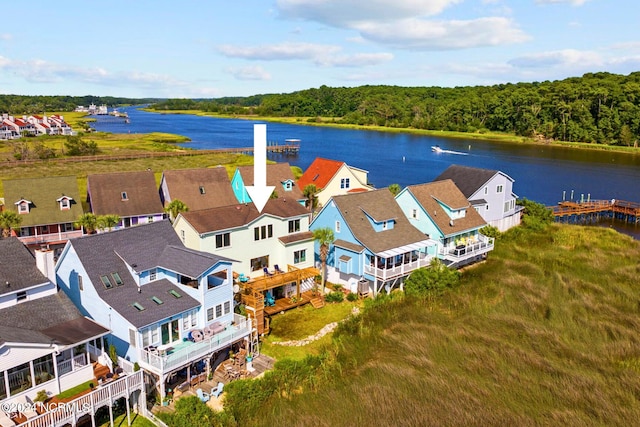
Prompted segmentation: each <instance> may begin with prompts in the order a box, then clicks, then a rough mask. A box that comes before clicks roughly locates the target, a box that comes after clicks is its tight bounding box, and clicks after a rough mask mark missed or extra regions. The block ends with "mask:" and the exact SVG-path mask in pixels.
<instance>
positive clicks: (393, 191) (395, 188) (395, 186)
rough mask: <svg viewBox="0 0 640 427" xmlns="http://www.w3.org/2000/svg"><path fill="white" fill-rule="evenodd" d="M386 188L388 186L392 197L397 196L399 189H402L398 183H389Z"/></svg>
mask: <svg viewBox="0 0 640 427" xmlns="http://www.w3.org/2000/svg"><path fill="white" fill-rule="evenodd" d="M388 188H389V191H391V194H393V196H394V197H395V196H397V195H398V193H400V190H402V189H401V188H400V185H399V184H391V185H390V186H389V187H388Z"/></svg>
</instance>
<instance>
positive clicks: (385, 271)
mask: <svg viewBox="0 0 640 427" xmlns="http://www.w3.org/2000/svg"><path fill="white" fill-rule="evenodd" d="M432 258H433V257H432V256H431V255H428V254H425V253H422V252H420V253H418V254H417V256H415V257H414V258H411V259H410V261H409V262H407V263H403V264H397V265H393V266H389V267H388V268H379V267H375V266H373V265H365V267H364V272H365V273H366V274H370V275H372V276H374V277H375V278H376V279H379V280H382V281H383V282H386V281H387V280H392V279H395V278H397V277H403V276H406V275H408V274H409V273H411V272H412V271H414V270H417V269H418V268H421V267H428V266H429V264H430V263H431V259H432Z"/></svg>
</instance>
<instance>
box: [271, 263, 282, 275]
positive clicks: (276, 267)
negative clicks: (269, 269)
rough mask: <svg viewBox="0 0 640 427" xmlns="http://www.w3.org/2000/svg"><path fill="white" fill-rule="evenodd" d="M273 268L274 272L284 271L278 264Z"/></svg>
mask: <svg viewBox="0 0 640 427" xmlns="http://www.w3.org/2000/svg"><path fill="white" fill-rule="evenodd" d="M273 268H274V269H275V270H276V273H284V271H282V270H280V266H279V265H278V264H276V265H274V266H273Z"/></svg>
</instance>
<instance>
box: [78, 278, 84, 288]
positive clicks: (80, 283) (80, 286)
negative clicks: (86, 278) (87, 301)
mask: <svg viewBox="0 0 640 427" xmlns="http://www.w3.org/2000/svg"><path fill="white" fill-rule="evenodd" d="M78 289H79V290H81V291H84V284H83V283H82V276H80V275H79V274H78Z"/></svg>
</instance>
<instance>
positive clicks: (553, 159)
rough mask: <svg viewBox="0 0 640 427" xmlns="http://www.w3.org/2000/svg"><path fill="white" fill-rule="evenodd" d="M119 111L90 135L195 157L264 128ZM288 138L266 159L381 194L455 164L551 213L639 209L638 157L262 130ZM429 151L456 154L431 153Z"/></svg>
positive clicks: (243, 143)
mask: <svg viewBox="0 0 640 427" xmlns="http://www.w3.org/2000/svg"><path fill="white" fill-rule="evenodd" d="M120 111H126V112H127V113H128V114H129V118H130V123H129V124H127V123H125V122H124V120H123V119H120V118H114V117H111V116H97V117H98V121H97V122H96V123H95V124H94V127H95V128H96V129H97V130H100V131H106V132H114V133H127V132H131V133H148V132H167V133H174V134H179V135H184V136H187V137H189V138H190V139H191V142H189V143H187V144H185V146H186V147H191V148H194V149H210V148H225V147H252V146H253V124H254V123H264V122H260V121H248V120H237V119H220V118H212V117H200V116H190V115H180V114H156V113H147V112H144V111H140V110H137V109H136V108H134V107H130V108H125V109H120ZM289 138H297V139H300V140H301V141H302V142H301V149H300V153H299V154H298V155H296V156H292V155H288V156H286V155H270V158H271V159H273V160H276V161H279V162H282V161H288V162H289V163H290V164H291V165H295V166H299V167H300V168H302V169H303V170H304V169H306V168H307V167H308V166H309V165H310V164H311V162H312V161H313V160H314V159H315V158H316V157H325V158H329V159H334V160H341V161H345V162H346V163H348V164H349V165H351V166H355V167H358V168H362V169H365V170H367V171H369V181H370V183H371V184H372V185H374V186H375V187H378V188H381V187H386V186H388V185H389V184H393V183H397V184H400V185H401V186H405V185H409V184H419V183H424V182H429V181H432V180H433V179H434V178H435V177H436V176H438V175H439V174H440V173H442V172H443V171H444V170H445V169H446V168H447V167H448V166H449V165H452V164H459V165H466V166H472V167H479V168H486V169H496V170H501V171H503V172H505V173H506V174H507V175H509V176H510V177H511V178H513V179H514V180H515V182H514V187H513V188H514V191H515V193H516V194H517V195H518V196H519V197H520V198H524V197H526V198H527V199H530V200H535V201H537V202H540V203H543V204H545V205H554V204H556V203H557V202H559V201H561V200H562V199H563V197H564V198H566V199H570V198H571V196H572V194H573V199H574V200H580V199H581V198H584V199H587V198H591V199H607V200H609V199H612V198H615V199H620V200H628V201H634V202H640V155H629V154H625V155H622V154H618V153H606V152H597V151H590V150H584V151H583V150H575V149H574V150H571V149H566V148H562V147H551V146H538V145H536V146H532V145H523V146H518V145H513V144H502V143H492V142H482V141H474V140H465V139H451V138H438V137H433V136H422V135H409V134H401V133H388V132H377V131H364V130H345V129H333V128H326V127H314V126H301V125H290V124H280V123H267V140H268V141H274V142H278V143H281V144H282V143H284V141H285V140H286V139H289ZM433 145H439V146H440V147H441V148H443V149H445V150H450V151H455V152H458V153H461V154H453V153H434V152H432V151H431V146H433ZM604 225H605V226H609V224H604ZM615 228H616V229H619V230H620V231H623V232H625V233H627V234H631V235H633V236H634V237H636V238H640V227H639V226H624V225H621V224H615Z"/></svg>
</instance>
